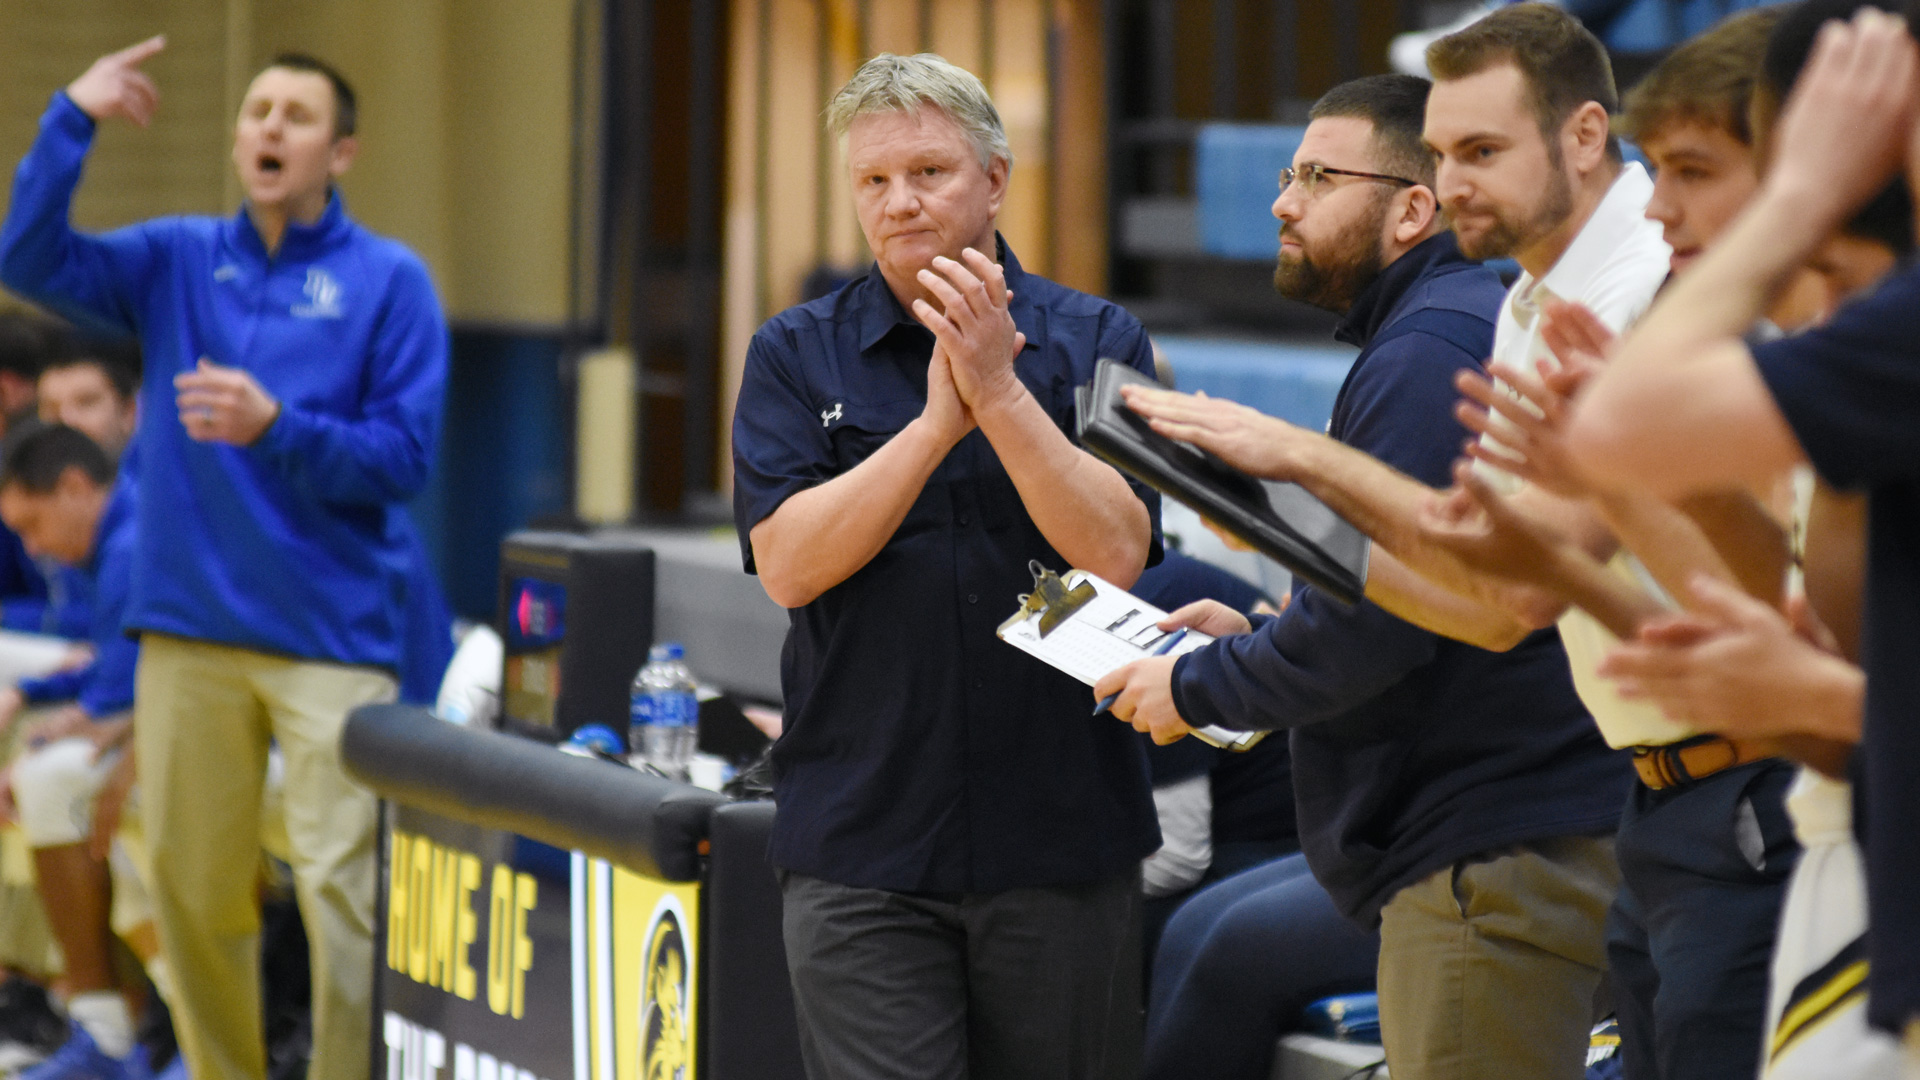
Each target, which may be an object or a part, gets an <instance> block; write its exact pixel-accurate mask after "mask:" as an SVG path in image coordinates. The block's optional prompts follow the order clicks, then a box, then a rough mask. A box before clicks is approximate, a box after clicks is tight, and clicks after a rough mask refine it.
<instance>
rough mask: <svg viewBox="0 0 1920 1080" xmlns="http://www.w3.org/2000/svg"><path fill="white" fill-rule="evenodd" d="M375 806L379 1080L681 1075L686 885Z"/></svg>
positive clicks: (687, 960)
mask: <svg viewBox="0 0 1920 1080" xmlns="http://www.w3.org/2000/svg"><path fill="white" fill-rule="evenodd" d="M387 817H388V827H387V833H386V837H385V843H384V845H383V848H384V851H383V854H384V856H385V859H384V862H383V875H382V893H381V899H382V901H383V912H382V920H383V921H382V926H381V929H382V930H383V931H384V941H383V942H382V944H381V946H380V953H379V957H380V959H381V960H382V961H383V962H382V963H381V964H380V965H379V979H378V983H379V987H378V990H379V996H378V999H377V1004H376V1006H375V1008H376V1010H377V1011H378V1012H379V1014H380V1015H378V1016H376V1018H375V1029H376V1030H377V1031H379V1032H381V1034H382V1037H383V1041H384V1045H385V1048H386V1054H385V1057H384V1061H383V1066H384V1078H383V1080H642V1078H644V1080H693V1078H694V1075H695V1074H694V1045H695V1033H696V1031H697V1030H698V1029H697V1028H696V1027H695V1018H696V1002H695V995H696V992H697V988H698V985H699V984H698V981H697V979H696V968H695V965H696V963H697V952H698V950H697V942H698V934H699V927H698V923H697V919H698V916H699V886H697V885H693V884H686V885H673V884H669V883H667V882H663V881H657V880H654V879H651V878H647V877H643V876H642V875H639V874H636V873H633V872H632V871H630V870H627V869H625V868H622V867H617V866H612V865H610V864H608V863H607V862H605V861H604V860H598V859H588V858H587V857H586V856H584V855H582V854H580V853H578V852H565V851H561V850H559V849H557V848H553V847H549V846H547V845H545V844H541V843H538V842H536V841H532V840H529V839H527V838H525V837H522V836H515V835H513V834H511V833H502V832H497V831H494V830H490V829H482V828H479V827H478V826H473V825H468V824H465V823H463V822H458V821H454V820H451V819H448V818H443V817H439V816H437V815H434V814H429V813H426V812H424V811H421V810H417V809H414V808H412V807H406V806H400V805H394V804H389V806H388V814H387Z"/></svg>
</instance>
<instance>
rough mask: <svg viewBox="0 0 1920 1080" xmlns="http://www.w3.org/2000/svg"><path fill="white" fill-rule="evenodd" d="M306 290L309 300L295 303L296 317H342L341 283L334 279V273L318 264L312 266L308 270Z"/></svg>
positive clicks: (294, 311)
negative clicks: (328, 271)
mask: <svg viewBox="0 0 1920 1080" xmlns="http://www.w3.org/2000/svg"><path fill="white" fill-rule="evenodd" d="M305 292H306V294H307V302H306V303H304V304H295V305H293V314H294V317H295V318H300V319H337V318H339V317H340V315H341V311H340V294H341V292H342V290H341V288H340V283H339V282H338V281H335V280H334V279H333V275H332V274H329V273H327V272H326V271H325V270H322V269H320V268H319V267H317V266H315V267H310V268H309V269H308V270H307V284H306V287H305Z"/></svg>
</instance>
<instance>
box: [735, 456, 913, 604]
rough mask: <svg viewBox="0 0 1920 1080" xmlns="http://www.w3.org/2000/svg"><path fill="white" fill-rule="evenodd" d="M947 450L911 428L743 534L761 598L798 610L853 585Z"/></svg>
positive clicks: (788, 501) (797, 497)
mask: <svg viewBox="0 0 1920 1080" xmlns="http://www.w3.org/2000/svg"><path fill="white" fill-rule="evenodd" d="M949 449H951V447H950V446H947V445H942V442H941V440H940V439H939V438H938V436H937V435H935V434H934V433H933V432H932V431H930V430H929V429H928V428H927V426H926V425H924V424H923V423H922V422H920V421H918V420H916V421H914V422H913V423H910V424H908V425H907V426H906V427H905V428H904V429H903V430H901V432H900V433H899V434H898V435H896V436H894V437H893V438H892V439H890V440H888V442H887V444H886V445H885V446H882V447H881V448H880V449H878V450H876V451H874V453H873V454H872V456H870V457H868V458H867V460H865V461H863V462H861V463H860V464H859V465H857V466H855V467H854V468H852V469H851V470H849V471H847V472H845V473H843V474H841V475H839V476H836V477H834V478H833V479H832V480H829V481H827V482H826V483H824V484H821V485H819V486H818V487H812V488H808V489H807V490H805V491H802V492H800V493H799V494H796V495H794V496H792V497H790V498H788V499H787V501H785V502H783V503H781V504H780V508H779V509H778V510H775V511H774V512H773V513H772V514H771V515H769V516H768V517H767V518H766V519H764V520H763V521H761V522H760V523H759V524H758V525H755V526H754V527H753V532H752V533H751V534H750V538H751V540H752V543H753V561H754V566H755V568H756V569H757V570H758V572H759V574H760V582H761V584H762V585H763V586H764V587H765V588H766V590H767V595H769V596H771V597H773V599H774V600H775V601H776V602H777V603H779V604H780V605H781V606H782V607H789V608H794V607H800V606H802V605H804V604H807V603H811V602H812V601H813V600H814V599H815V598H816V597H818V596H819V595H820V594H821V593H824V592H826V591H827V590H828V589H831V588H833V587H834V586H835V585H838V584H840V583H841V582H842V581H845V580H846V579H847V578H849V577H852V576H853V574H854V572H855V571H857V570H859V569H860V568H861V567H863V566H865V565H866V564H867V563H868V561H869V560H871V559H872V558H873V557H874V556H875V555H877V554H879V553H880V549H881V548H883V547H885V546H886V543H887V541H888V540H889V539H891V538H892V537H893V534H894V532H895V531H896V530H898V529H899V528H900V522H901V521H902V520H904V519H905V518H906V516H907V511H908V510H910V509H912V507H913V503H914V500H915V499H917V498H919V497H920V491H921V489H922V488H924V487H925V486H926V483H927V478H928V477H930V476H932V475H933V470H934V469H935V468H937V467H939V465H940V462H941V461H942V460H943V459H944V458H945V457H946V455H947V451H948V450H949Z"/></svg>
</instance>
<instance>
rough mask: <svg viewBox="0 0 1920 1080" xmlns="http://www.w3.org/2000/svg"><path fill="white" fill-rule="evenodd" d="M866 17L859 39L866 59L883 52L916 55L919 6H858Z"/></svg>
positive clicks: (918, 37)
mask: <svg viewBox="0 0 1920 1080" xmlns="http://www.w3.org/2000/svg"><path fill="white" fill-rule="evenodd" d="M861 7H862V8H864V14H865V16H866V24H867V25H866V33H865V34H864V35H863V38H864V42H863V44H864V45H865V50H864V51H865V53H866V55H867V56H878V55H879V54H881V53H883V52H889V53H898V54H900V55H902V56H911V55H912V54H914V53H917V52H919V51H920V40H921V38H920V5H919V3H918V2H917V0H916V2H912V3H904V4H903V3H875V2H873V0H867V2H866V3H864V4H862V5H861Z"/></svg>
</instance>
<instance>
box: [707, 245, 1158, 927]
mask: <svg viewBox="0 0 1920 1080" xmlns="http://www.w3.org/2000/svg"><path fill="white" fill-rule="evenodd" d="M1001 255H1002V259H1001V262H1002V264H1003V265H1004V266H1005V268H1006V275H1007V284H1008V286H1009V287H1010V288H1011V289H1013V291H1014V297H1013V300H1012V303H1011V308H1012V314H1013V320H1014V323H1015V324H1016V325H1017V326H1018V327H1019V328H1020V330H1021V331H1022V332H1024V333H1025V334H1026V335H1027V344H1026V348H1025V349H1024V351H1022V353H1021V354H1020V356H1019V358H1018V359H1017V360H1016V362H1015V369H1016V371H1017V372H1018V374H1019V376H1020V380H1021V381H1022V382H1023V383H1025V384H1026V387H1027V389H1028V390H1029V391H1030V392H1031V393H1032V394H1033V395H1034V397H1035V398H1036V399H1037V400H1038V401H1039V402H1040V404H1041V406H1042V407H1044V408H1045V409H1046V410H1047V412H1048V414H1049V415H1050V416H1052V418H1053V420H1054V422H1055V423H1056V424H1058V425H1060V427H1061V428H1062V430H1064V431H1067V432H1069V434H1070V433H1071V431H1072V420H1073V390H1074V387H1075V386H1076V385H1079V384H1082V383H1085V382H1087V381H1088V380H1089V379H1091V378H1092V376H1093V368H1094V364H1095V362H1096V361H1097V360H1098V359H1099V358H1101V357H1113V358H1115V359H1119V360H1122V361H1125V362H1126V363H1129V364H1132V365H1133V366H1134V367H1136V368H1138V369H1139V370H1141V371H1145V372H1149V373H1151V371H1152V370H1153V361H1152V356H1151V351H1150V347H1149V345H1148V342H1147V336H1146V333H1145V332H1144V331H1143V330H1142V329H1141V328H1140V324H1139V323H1138V322H1137V321H1135V320H1134V318H1133V317H1132V316H1130V315H1128V314H1127V313H1126V312H1125V311H1123V310H1122V309H1120V308H1119V307H1118V306H1116V305H1114V304H1111V303H1108V302H1107V301H1105V300H1101V299H1098V298H1096V297H1092V296H1088V295H1086V294H1084V293H1078V292H1074V291H1073V290H1071V289H1067V288H1065V287H1063V286H1060V285H1057V284H1055V283H1053V282H1051V281H1048V280H1046V279H1045V278H1041V277H1036V276H1034V275H1030V274H1027V273H1025V272H1024V271H1022V270H1021V269H1020V264H1019V262H1018V261H1017V260H1015V259H1014V257H1013V255H1012V253H1011V252H1009V251H1007V250H1006V248H1005V245H1004V243H1003V244H1002V245H1001ZM933 344H934V341H933V335H932V333H931V332H929V331H928V330H927V329H926V328H925V327H923V326H921V325H920V324H919V323H918V322H916V321H914V320H913V319H912V318H911V317H910V316H909V315H908V314H907V313H906V312H905V311H904V310H903V309H902V308H901V306H900V303H899V301H898V300H897V299H895V297H894V295H893V293H892V291H891V290H890V289H889V288H888V287H887V283H886V281H885V279H883V278H882V277H881V276H880V272H879V270H878V268H877V267H876V268H875V269H874V270H873V271H872V272H870V273H869V274H868V275H867V276H866V277H864V278H861V279H859V280H856V281H854V282H851V283H850V284H848V285H847V286H846V287H845V288H843V289H841V290H840V291H839V292H837V293H834V294H833V295H831V296H828V297H825V298H823V299H820V300H815V301H813V302H811V303H807V304H802V305H800V306H798V307H794V308H789V309H788V310H786V311H783V312H781V313H780V314H779V315H776V316H774V317H773V318H772V319H771V320H769V321H768V322H767V324H766V325H765V326H763V327H761V329H760V332H759V333H757V334H755V335H754V338H753V342H752V344H751V345H750V346H748V350H747V364H746V373H745V377H744V380H743V382H742V385H741V388H740V399H739V405H738V406H737V408H736V411H735V413H734V422H733V460H734V519H735V522H736V524H737V525H738V526H739V529H740V545H741V553H742V555H743V556H744V558H745V560H746V568H747V570H748V571H749V572H752V571H753V569H754V565H753V548H752V545H751V543H750V542H749V539H748V533H749V531H750V530H751V529H752V528H753V527H754V526H755V525H757V524H759V523H760V522H761V521H762V520H764V519H765V518H766V517H767V516H769V515H770V514H772V513H773V512H774V511H775V510H776V509H778V508H779V506H780V504H781V503H782V502H784V501H785V500H786V499H787V498H788V497H789V496H791V495H793V494H795V493H796V492H799V491H803V490H805V489H807V488H809V487H813V486H815V485H817V484H820V483H824V482H825V481H828V480H831V479H833V478H834V477H836V476H839V475H840V474H842V473H845V472H846V471H848V470H849V469H852V468H853V467H854V466H856V465H858V464H860V462H862V461H864V460H865V459H866V458H867V456H868V455H869V454H872V453H873V452H874V451H875V450H877V449H879V448H880V447H881V446H882V445H883V444H885V443H886V441H887V440H888V439H890V438H892V437H893V435H894V434H896V433H897V432H899V431H900V430H901V428H903V427H905V426H906V425H907V423H908V422H909V421H911V420H913V419H914V418H915V417H917V416H919V415H920V412H921V410H922V408H924V406H925V404H926V395H927V364H928V361H929V360H930V358H931V357H932V355H933ZM1134 490H1135V492H1136V494H1138V496H1139V497H1140V500H1141V501H1142V502H1143V503H1145V504H1146V506H1147V508H1148V511H1149V516H1150V518H1151V520H1152V523H1153V525H1152V528H1153V542H1152V553H1151V555H1150V557H1149V561H1150V562H1151V561H1158V559H1159V556H1160V525H1159V500H1158V497H1157V496H1156V495H1155V494H1154V493H1153V492H1152V491H1151V490H1149V489H1146V488H1144V487H1140V486H1138V485H1136V486H1135V487H1134ZM1029 559H1038V560H1039V561H1040V562H1041V563H1043V564H1045V565H1046V566H1048V567H1051V568H1053V569H1054V570H1056V571H1065V570H1066V569H1067V566H1066V564H1065V562H1064V561H1063V560H1062V559H1061V557H1060V555H1059V554H1058V553H1057V552H1055V551H1054V549H1053V547H1052V546H1051V545H1050V544H1048V543H1047V540H1046V538H1045V537H1044V536H1042V535H1041V534H1040V530H1039V528H1038V527H1037V526H1035V525H1034V523H1033V519H1032V517H1030V516H1029V515H1028V513H1027V511H1026V508H1025V506H1024V505H1023V504H1022V503H1021V501H1020V495H1019V492H1018V491H1017V490H1016V489H1015V488H1014V486H1013V481H1012V479H1011V478H1010V477H1008V475H1007V471H1006V469H1005V468H1004V467H1002V465H1001V464H1000V459H999V457H998V456H997V455H996V454H995V453H994V449H993V447H992V445H990V444H989V443H988V442H987V439H986V437H985V436H984V435H983V434H982V433H981V432H979V431H978V430H976V431H973V432H971V433H969V434H968V435H967V436H966V438H964V439H962V440H961V441H960V443H959V444H958V445H956V446H955V447H954V448H953V450H952V452H951V453H949V454H948V455H947V458H946V460H945V461H943V462H942V463H941V464H940V466H939V468H938V469H936V470H935V472H934V474H933V476H932V477H931V478H930V479H929V480H928V481H927V484H926V486H925V487H924V488H923V489H922V490H921V492H920V495H919V497H918V498H917V499H915V500H914V503H913V507H912V509H910V510H909V511H908V512H907V516H906V519H905V520H904V521H902V522H901V524H900V527H899V529H898V530H897V531H896V532H895V533H894V535H893V538H892V539H890V540H889V541H888V542H887V545H886V546H885V547H884V548H882V549H881V550H880V553H879V554H877V555H875V556H874V557H873V559H872V560H871V561H869V562H868V563H867V564H866V565H865V566H863V567H861V568H860V569H859V570H858V571H856V572H855V573H854V574H853V575H852V576H851V577H849V578H848V579H847V580H845V581H843V582H841V583H840V584H839V585H836V586H834V587H833V588H831V589H829V590H827V591H826V592H825V593H823V594H822V595H821V596H820V597H819V598H817V599H815V600H814V601H813V602H812V603H809V604H807V605H805V606H804V607H800V608H796V609H794V610H793V611H792V612H791V618H792V625H791V628H790V629H789V631H788V634H787V643H786V648H785V650H784V652H783V654H782V656H781V683H782V686H783V688H784V691H785V696H786V702H785V706H786V729H785V731H784V732H783V733H782V735H781V737H780V740H779V741H778V742H777V743H775V745H774V750H773V763H774V775H775V782H774V795H775V798H776V800H777V801H778V803H779V811H778V814H777V815H776V817H775V820H774V830H773V842H772V851H771V854H772V858H773V863H774V865H776V866H779V867H782V868H785V869H788V870H791V871H795V872H797V873H802V874H807V875H809V876H813V877H819V878H823V879H825V880H828V881H835V882H839V883H841V884H845V885H853V886H859V887H864V888H878V889H890V890H896V891H902V892H942V893H968V892H994V891H999V890H1003V889H1010V888H1021V887H1030V886H1043V885H1067V884H1076V883H1083V882H1090V881H1095V880H1099V879H1101V878H1106V877H1110V876H1112V875H1115V874H1119V873H1124V872H1126V871H1128V870H1130V869H1132V868H1133V867H1134V866H1135V865H1137V863H1138V860H1139V859H1140V858H1142V857H1143V856H1145V855H1147V854H1148V853H1150V852H1152V851H1153V850H1154V849H1155V848H1156V847H1158V846H1159V843H1160V839H1159V828H1158V826H1157V824H1156V823H1155V817H1154V809H1153V801H1152V795H1151V792H1150V789H1149V786H1148V782H1147V767H1146V759H1145V756H1144V754H1143V752H1142V750H1141V747H1140V742H1139V739H1138V737H1137V736H1136V735H1135V734H1134V733H1133V730H1132V729H1131V728H1129V727H1127V726H1126V725H1125V724H1121V723H1117V722H1115V721H1114V719H1113V718H1112V717H1110V716H1099V717H1095V716H1091V715H1089V714H1090V713H1091V712H1092V707H1093V697H1092V694H1091V693H1090V692H1089V691H1088V689H1087V687H1086V686H1084V685H1082V684H1081V683H1079V682H1078V681H1076V680H1074V679H1073V678H1071V677H1070V676H1067V675H1063V674H1061V673H1060V672H1058V671H1055V670H1054V669H1052V668H1050V667H1048V666H1046V665H1045V664H1042V663H1041V662H1040V661H1038V660H1035V659H1033V658H1032V657H1030V656H1028V655H1027V654H1025V653H1023V652H1021V651H1019V650H1018V649H1015V648H1014V647H1013V646H1011V645H1008V644H1006V643H1004V642H1002V641H1000V640H999V639H998V638H996V637H995V635H994V630H995V628H996V627H997V626H998V625H999V624H1000V622H1001V621H1002V620H1004V619H1005V618H1006V617H1007V616H1008V615H1010V614H1012V612H1013V610H1014V607H1015V603H1016V598H1017V596H1018V595H1019V594H1020V593H1023V592H1028V591H1030V590H1031V588H1032V585H1033V578H1032V576H1031V574H1030V573H1029V572H1028V570H1027V561H1028V560H1029Z"/></svg>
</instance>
